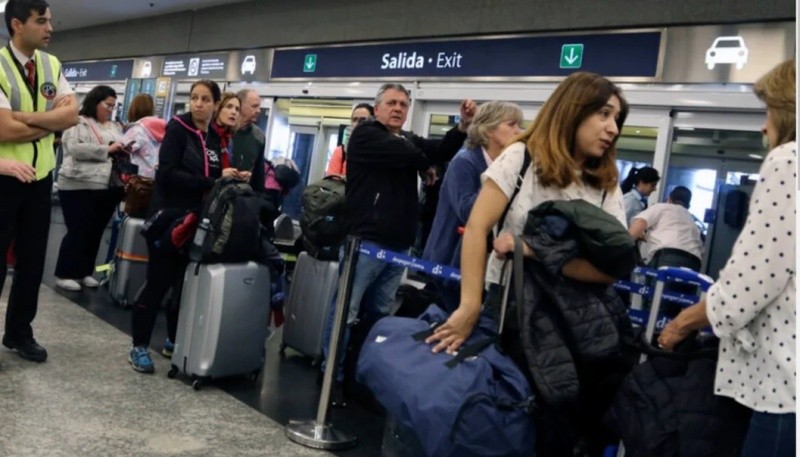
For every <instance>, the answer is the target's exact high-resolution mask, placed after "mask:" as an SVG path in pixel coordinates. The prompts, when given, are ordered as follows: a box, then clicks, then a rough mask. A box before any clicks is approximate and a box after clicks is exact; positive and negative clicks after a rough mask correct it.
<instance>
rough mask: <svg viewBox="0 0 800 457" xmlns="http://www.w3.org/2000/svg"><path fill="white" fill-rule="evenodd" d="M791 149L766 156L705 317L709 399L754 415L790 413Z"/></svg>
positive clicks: (792, 351)
mask: <svg viewBox="0 0 800 457" xmlns="http://www.w3.org/2000/svg"><path fill="white" fill-rule="evenodd" d="M796 150H797V145H796V143H794V142H791V143H787V144H784V145H781V146H778V147H777V148H775V149H773V150H772V151H771V152H770V153H769V155H768V156H767V158H766V159H765V160H764V163H763V164H762V165H761V170H760V171H759V174H760V177H761V178H760V180H759V182H758V183H757V184H756V186H755V189H754V190H753V195H752V197H751V198H750V212H749V215H748V217H747V221H746V223H745V226H744V228H743V229H742V233H741V234H740V235H739V239H738V240H737V242H736V244H735V245H734V247H733V252H732V253H731V257H730V259H729V260H728V263H727V265H726V266H725V268H724V269H723V270H722V271H720V275H719V280H718V281H717V282H716V283H715V284H714V285H713V286H712V287H711V289H710V290H709V293H708V296H707V298H706V304H707V307H706V313H707V315H708V319H709V321H710V322H711V326H712V328H713V330H714V333H715V334H716V335H717V336H718V337H719V338H720V340H721V343H720V353H719V361H718V363H717V375H716V379H715V382H714V389H715V392H716V394H718V395H724V396H726V397H731V398H733V399H735V400H736V401H737V402H739V403H741V404H743V405H745V406H747V407H748V408H751V409H753V410H755V411H759V412H768V413H790V412H794V411H795V379H796V375H797V373H796V368H795V366H796V363H797V362H796V360H795V316H796V314H797V310H796V306H797V304H796V301H795V249H796V244H795V238H796V237H795V231H796V226H795V224H796V214H797V213H796V209H795V192H796V185H795V180H796V178H797V164H796V156H797V152H796Z"/></svg>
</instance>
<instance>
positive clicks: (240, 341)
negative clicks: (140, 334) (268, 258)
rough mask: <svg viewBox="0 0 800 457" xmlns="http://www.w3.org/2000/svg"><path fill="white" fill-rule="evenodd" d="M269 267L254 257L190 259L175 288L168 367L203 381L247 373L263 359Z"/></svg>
mask: <svg viewBox="0 0 800 457" xmlns="http://www.w3.org/2000/svg"><path fill="white" fill-rule="evenodd" d="M269 281H270V279H269V268H268V267H267V266H265V265H261V264H258V263H256V262H247V263H212V264H200V265H199V268H198V264H196V263H190V264H189V266H188V267H187V268H186V275H185V277H184V281H183V291H182V293H181V304H180V315H179V317H178V332H177V335H176V337H175V350H174V352H173V354H172V369H171V370H170V372H169V374H168V376H169V377H175V375H177V374H178V372H181V373H185V374H186V375H188V376H191V377H192V378H193V379H194V383H193V384H192V387H194V389H195V390H197V389H199V388H200V386H201V385H202V383H203V382H204V381H205V380H208V379H211V378H221V377H225V376H235V375H245V374H251V375H252V376H253V378H254V379H255V377H256V376H258V373H259V372H260V371H261V368H262V366H263V364H264V356H265V349H264V346H265V342H266V339H267V326H268V317H269V290H270V289H269V287H270V284H269Z"/></svg>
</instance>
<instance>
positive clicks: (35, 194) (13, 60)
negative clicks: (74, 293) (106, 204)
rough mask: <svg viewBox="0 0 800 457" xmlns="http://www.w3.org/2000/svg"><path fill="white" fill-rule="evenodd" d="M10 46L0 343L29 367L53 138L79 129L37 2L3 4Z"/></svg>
mask: <svg viewBox="0 0 800 457" xmlns="http://www.w3.org/2000/svg"><path fill="white" fill-rule="evenodd" d="M5 21H6V27H7V28H8V32H9V34H10V36H11V41H10V42H9V44H8V46H5V47H3V48H2V49H0V252H2V253H3V254H4V255H2V256H0V293H1V292H2V289H3V284H4V282H5V279H6V264H5V253H6V251H7V250H8V246H9V244H10V243H11V240H15V244H14V246H15V247H14V251H15V252H14V253H15V254H16V258H17V265H16V267H15V272H14V280H13V283H12V285H11V294H10V295H9V298H8V309H7V310H6V321H5V333H4V334H3V345H4V346H6V347H8V348H10V349H14V350H16V352H17V354H18V355H20V356H21V357H23V358H25V359H27V360H32V361H36V362H44V361H45V360H46V359H47V351H46V350H45V349H44V348H43V347H42V346H40V345H39V344H38V343H37V342H36V340H35V339H34V338H33V329H32V327H31V323H32V322H33V319H34V317H35V316H36V311H37V308H38V301H39V286H40V285H41V282H42V274H43V270H44V261H45V254H46V252H47V237H48V234H49V231H50V198H51V190H52V186H53V178H52V171H53V168H54V167H55V152H54V149H53V142H54V133H53V132H56V131H62V130H65V129H67V128H69V127H72V126H73V125H75V124H77V123H78V109H77V102H76V100H75V95H74V92H73V91H72V89H71V88H70V87H69V83H68V82H67V80H66V79H65V78H64V74H63V73H62V71H61V63H60V62H59V61H58V59H57V58H56V57H55V56H52V55H50V54H46V53H44V52H42V51H41V49H43V48H46V47H47V45H48V44H49V43H50V35H51V34H52V33H53V27H52V24H51V16H50V8H49V5H48V4H47V2H45V1H44V0H9V1H8V2H7V3H6V8H5Z"/></svg>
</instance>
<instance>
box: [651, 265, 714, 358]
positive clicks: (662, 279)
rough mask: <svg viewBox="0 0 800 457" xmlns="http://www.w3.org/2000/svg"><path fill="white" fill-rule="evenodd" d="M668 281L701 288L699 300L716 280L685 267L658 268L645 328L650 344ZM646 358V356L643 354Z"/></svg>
mask: <svg viewBox="0 0 800 457" xmlns="http://www.w3.org/2000/svg"><path fill="white" fill-rule="evenodd" d="M667 282H677V283H681V284H689V285H693V286H695V287H697V288H698V289H700V291H701V293H700V295H699V300H702V299H703V297H704V296H705V295H706V292H708V289H709V288H710V287H711V285H712V284H713V283H714V281H713V280H712V279H711V278H709V277H708V276H706V275H704V274H700V273H698V272H696V271H694V270H690V269H689V268H683V267H661V268H659V269H658V276H657V281H656V288H655V291H654V293H653V302H652V304H651V306H650V316H649V317H648V319H647V328H646V330H645V338H646V340H645V341H647V343H648V344H649V343H650V342H651V341H652V340H653V335H654V334H655V331H656V322H657V321H658V315H659V312H660V311H661V299H662V298H663V296H664V287H665V286H666V283H667ZM643 358H644V356H643Z"/></svg>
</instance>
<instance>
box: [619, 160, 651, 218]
mask: <svg viewBox="0 0 800 457" xmlns="http://www.w3.org/2000/svg"><path fill="white" fill-rule="evenodd" d="M660 179H661V177H660V176H658V170H656V169H655V168H653V167H642V168H632V169H631V171H630V172H629V173H628V176H627V177H626V178H625V180H624V181H622V184H620V188H621V189H622V193H623V196H622V203H623V204H624V205H625V219H626V220H627V222H628V226H630V225H631V221H633V218H634V217H635V216H636V215H637V214H639V213H641V212H642V211H644V210H646V209H647V198H648V197H650V194H652V193H653V192H654V191H655V190H656V186H658V181H659V180H660Z"/></svg>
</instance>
